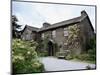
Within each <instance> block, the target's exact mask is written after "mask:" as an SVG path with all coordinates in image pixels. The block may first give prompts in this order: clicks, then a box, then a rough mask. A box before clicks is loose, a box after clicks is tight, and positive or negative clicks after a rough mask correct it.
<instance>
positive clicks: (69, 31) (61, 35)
mask: <svg viewBox="0 0 100 75" xmlns="http://www.w3.org/2000/svg"><path fill="white" fill-rule="evenodd" d="M93 36H94V29H93V27H92V24H91V21H90V19H89V16H88V15H87V13H86V12H85V11H82V12H81V15H80V16H79V17H76V18H73V19H70V20H65V21H62V22H58V23H55V24H52V25H51V24H49V23H44V24H43V27H42V28H36V27H31V26H27V25H26V26H25V28H24V30H23V31H22V35H21V38H22V39H23V40H35V41H37V42H39V44H41V43H42V42H43V41H46V42H45V44H46V48H44V46H42V47H41V50H42V49H45V50H47V51H48V53H49V55H52V56H53V55H55V53H56V52H59V51H66V50H70V51H71V52H72V53H75V54H80V53H82V52H84V51H86V45H87V42H88V40H89V39H91V38H92V37H93Z"/></svg>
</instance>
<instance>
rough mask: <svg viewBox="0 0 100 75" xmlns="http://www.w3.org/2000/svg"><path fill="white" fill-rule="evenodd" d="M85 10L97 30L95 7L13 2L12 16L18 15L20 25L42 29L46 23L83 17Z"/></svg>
mask: <svg viewBox="0 0 100 75" xmlns="http://www.w3.org/2000/svg"><path fill="white" fill-rule="evenodd" d="M82 10H85V11H86V12H87V14H88V16H89V18H90V21H91V22H92V25H93V27H94V29H95V7H94V6H80V5H67V4H66V5H63V4H47V3H33V2H16V1H13V2H12V14H13V15H16V16H17V18H18V20H19V22H18V24H20V25H23V27H24V25H26V24H27V25H30V26H34V27H38V28H41V27H42V25H43V23H44V22H48V23H50V24H54V23H57V22H61V21H64V20H68V19H72V18H75V17H78V16H80V15H81V11H82Z"/></svg>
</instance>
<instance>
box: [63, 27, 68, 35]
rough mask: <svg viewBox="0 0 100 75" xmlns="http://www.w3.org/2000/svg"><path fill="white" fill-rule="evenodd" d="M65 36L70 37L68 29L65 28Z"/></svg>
mask: <svg viewBox="0 0 100 75" xmlns="http://www.w3.org/2000/svg"><path fill="white" fill-rule="evenodd" d="M64 36H68V29H67V28H64Z"/></svg>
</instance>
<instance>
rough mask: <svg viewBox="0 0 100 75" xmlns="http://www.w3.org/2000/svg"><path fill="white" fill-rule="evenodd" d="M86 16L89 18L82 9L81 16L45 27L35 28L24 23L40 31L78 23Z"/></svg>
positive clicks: (33, 29)
mask: <svg viewBox="0 0 100 75" xmlns="http://www.w3.org/2000/svg"><path fill="white" fill-rule="evenodd" d="M86 17H87V18H88V20H89V17H88V15H87V13H86V12H85V11H84V10H83V11H82V12H81V16H79V17H76V18H73V19H69V20H65V21H61V22H58V23H55V24H52V25H50V26H48V27H46V28H45V27H42V28H36V27H31V26H28V25H26V27H27V28H29V29H30V30H32V31H36V32H42V31H46V30H50V29H54V28H58V27H62V26H66V25H71V24H75V23H79V22H81V21H82V20H83V19H84V18H86ZM89 21H90V20H89ZM90 24H91V22H90ZM91 27H92V24H91ZM92 29H93V27H92Z"/></svg>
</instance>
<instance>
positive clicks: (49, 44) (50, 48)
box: [48, 41, 54, 56]
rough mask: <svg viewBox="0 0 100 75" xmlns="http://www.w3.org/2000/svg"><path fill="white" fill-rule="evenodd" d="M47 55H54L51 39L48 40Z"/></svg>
mask: <svg viewBox="0 0 100 75" xmlns="http://www.w3.org/2000/svg"><path fill="white" fill-rule="evenodd" d="M48 56H54V48H53V43H52V42H51V41H49V42H48Z"/></svg>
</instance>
